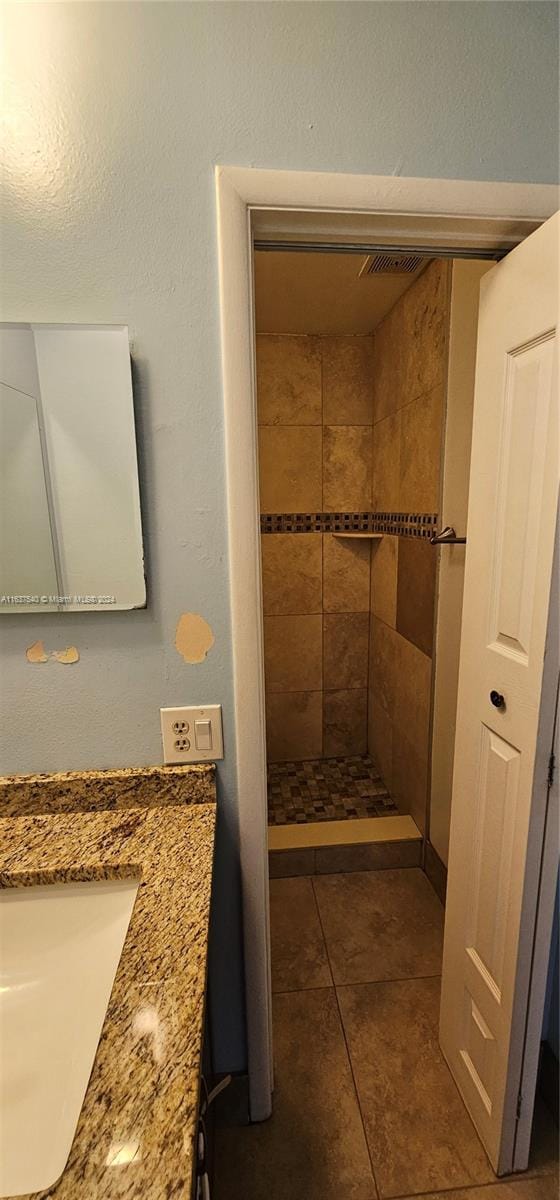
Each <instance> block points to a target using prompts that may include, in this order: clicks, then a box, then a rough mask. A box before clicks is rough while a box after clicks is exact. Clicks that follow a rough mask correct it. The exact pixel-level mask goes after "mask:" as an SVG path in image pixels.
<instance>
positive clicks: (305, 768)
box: [268, 754, 398, 825]
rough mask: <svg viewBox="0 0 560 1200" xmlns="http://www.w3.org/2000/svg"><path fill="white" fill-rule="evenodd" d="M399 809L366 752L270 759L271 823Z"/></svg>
mask: <svg viewBox="0 0 560 1200" xmlns="http://www.w3.org/2000/svg"><path fill="white" fill-rule="evenodd" d="M395 813H398V808H397V807H396V805H395V804H394V803H393V801H392V799H391V797H390V795H389V793H388V791H387V788H386V787H385V784H384V783H383V780H382V779H381V778H380V775H379V771H378V770H377V767H376V765H375V763H374V761H373V759H372V758H370V757H369V755H368V754H361V755H354V756H348V757H345V758H318V759H309V760H308V761H306V762H279V763H270V764H269V767H268V824H269V825H300V824H304V823H305V822H307V821H344V820H347V819H348V818H349V817H354V818H355V817H385V816H394V815H395Z"/></svg>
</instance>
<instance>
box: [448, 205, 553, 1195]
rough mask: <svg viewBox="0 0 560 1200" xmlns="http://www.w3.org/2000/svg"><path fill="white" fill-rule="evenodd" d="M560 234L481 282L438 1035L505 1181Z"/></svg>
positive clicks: (538, 681)
mask: <svg viewBox="0 0 560 1200" xmlns="http://www.w3.org/2000/svg"><path fill="white" fill-rule="evenodd" d="M559 234H560V214H557V215H556V216H555V217H553V218H551V220H549V221H547V222H546V224H545V225H543V226H542V227H541V228H540V229H538V230H537V231H536V232H535V233H533V234H532V235H531V236H530V237H529V238H527V239H526V241H524V242H523V243H522V244H521V245H520V246H518V247H517V248H516V249H515V250H513V251H512V252H511V254H509V255H508V256H507V258H505V259H504V260H503V262H501V263H500V264H499V265H498V266H496V267H495V268H494V269H493V270H492V271H490V272H489V273H488V275H486V276H485V278H484V279H483V280H482V283H481V289H480V313H479V331H478V349H477V364H476V385H475V405H474V425H473V444H472V459H471V477H470V494H469V515H468V525H467V553H466V563H465V599H464V608H463V623H462V630H461V661H460V670H459V693H458V707H457V733H456V743H455V768H454V777H453V805H452V818H451V843H450V852H449V879H448V893H447V910H446V924H445V946H444V960H443V983H442V1007H441V1023H440V1040H441V1046H442V1050H443V1052H444V1054H445V1057H446V1059H447V1062H448V1063H449V1066H450V1068H451V1071H452V1073H453V1075H454V1077H455V1080H456V1082H457V1084H458V1086H459V1089H460V1091H461V1094H462V1096H463V1099H464V1101H465V1104H466V1106H467V1108H468V1110H469V1112H470V1114H471V1116H472V1119H473V1121H474V1124H475V1126H476V1128H477V1130H478V1133H479V1135H480V1137H481V1140H482V1141H483V1143H484V1145H485V1147H486V1150H487V1152H488V1155H489V1158H490V1161H491V1163H492V1166H493V1167H494V1170H495V1171H496V1172H497V1173H498V1174H501V1173H504V1172H505V1171H507V1170H509V1169H511V1166H512V1161H513V1134H512V1131H513V1133H514V1132H515V1121H516V1104H517V1095H518V1089H519V1080H520V1072H521V1057H522V1055H521V1050H520V1044H522V1041H523V1036H522V1032H520V1031H519V1027H518V1024H517V1021H518V1013H517V1009H518V1007H519V997H520V995H521V994H525V996H526V995H527V991H528V986H529V976H530V960H531V954H530V953H527V941H528V938H530V937H531V936H532V931H530V930H529V931H527V928H526V925H527V922H526V919H525V914H526V911H527V906H528V904H529V902H530V901H531V902H533V903H534V897H535V895H536V892H537V890H538V863H537V862H535V861H534V856H532V855H528V844H529V833H530V832H531V835H532V836H533V833H534V829H533V824H534V819H535V812H536V809H537V807H538V808H539V811H542V803H541V797H542V795H543V794H546V775H543V778H542V780H541V779H540V774H541V773H542V771H541V769H540V768H539V769H538V770H537V771H536V768H535V759H536V749H537V733H538V726H539V710H540V701H541V689H542V679H543V661H544V650H545V639H546V631H547V620H548V614H549V597H550V589H551V577H552V562H553V550H554V535H555V525H556V508H557V498H558V475H559V461H558V460H559V452H558V436H559V429H558V388H557V363H556V362H555V358H554V356H555V346H556V352H557V337H556V326H557V320H558V316H557V308H558V243H559ZM556 619H557V618H556ZM541 716H542V714H541ZM549 744H550V743H549ZM543 788H544V789H545V792H544V793H543V792H542V789H543Z"/></svg>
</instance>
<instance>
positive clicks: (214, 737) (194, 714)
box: [159, 704, 224, 763]
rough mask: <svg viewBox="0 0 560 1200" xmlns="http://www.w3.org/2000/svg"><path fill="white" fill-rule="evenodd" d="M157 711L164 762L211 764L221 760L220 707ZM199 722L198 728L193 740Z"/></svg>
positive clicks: (222, 740) (210, 706)
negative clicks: (209, 743) (158, 713)
mask: <svg viewBox="0 0 560 1200" xmlns="http://www.w3.org/2000/svg"><path fill="white" fill-rule="evenodd" d="M159 711H160V715H161V737H162V741H163V761H164V763H189V762H215V761H216V759H218V758H223V757H224V739H223V733H222V706H221V704H205V705H201V706H191V707H189V708H160V710H159ZM199 721H200V722H201V727H200V730H199V736H198V737H197V722H199ZM208 722H210V741H211V745H210V747H208Z"/></svg>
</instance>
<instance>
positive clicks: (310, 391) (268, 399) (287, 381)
mask: <svg viewBox="0 0 560 1200" xmlns="http://www.w3.org/2000/svg"><path fill="white" fill-rule="evenodd" d="M256 357H257V399H258V416H259V425H321V424H322V396H321V350H320V345H319V341H318V339H317V338H315V337H300V336H297V335H295V336H289V337H285V336H275V335H269V334H266V335H262V334H258V335H257V352H256Z"/></svg>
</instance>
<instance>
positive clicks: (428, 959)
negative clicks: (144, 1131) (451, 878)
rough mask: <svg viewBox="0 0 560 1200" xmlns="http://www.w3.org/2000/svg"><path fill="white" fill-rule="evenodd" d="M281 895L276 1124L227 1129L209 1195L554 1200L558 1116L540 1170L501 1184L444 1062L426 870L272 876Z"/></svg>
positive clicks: (277, 912)
mask: <svg viewBox="0 0 560 1200" xmlns="http://www.w3.org/2000/svg"><path fill="white" fill-rule="evenodd" d="M270 899H271V933H272V985H273V993H274V996H273V1009H274V1013H273V1022H274V1059H275V1095H274V1115H273V1117H272V1118H271V1120H270V1121H267V1122H265V1123H264V1124H261V1125H253V1126H233V1125H232V1126H229V1127H226V1126H223V1125H222V1126H221V1127H218V1130H217V1138H216V1178H215V1184H214V1193H213V1200H343V1198H344V1200H385V1198H387V1200H388V1198H390V1197H391V1198H395V1197H401V1198H402V1197H412V1196H418V1195H422V1196H423V1197H424V1200H437V1198H441V1200H445V1197H444V1194H445V1193H451V1194H450V1195H449V1196H448V1197H447V1200H556V1198H557V1196H558V1160H557V1152H556V1147H557V1132H556V1130H555V1127H554V1125H553V1123H552V1119H551V1118H550V1116H549V1114H548V1112H547V1110H546V1109H544V1108H543V1109H539V1110H538V1114H537V1120H536V1129H535V1138H534V1143H535V1145H534V1150H533V1156H532V1163H531V1168H530V1170H529V1172H528V1173H527V1174H526V1175H525V1176H523V1177H522V1178H516V1179H515V1180H510V1181H507V1182H504V1181H502V1182H498V1181H497V1180H496V1178H495V1176H494V1174H493V1172H492V1169H491V1167H490V1165H489V1163H488V1161H487V1159H486V1155H485V1153H484V1151H483V1149H482V1147H481V1145H480V1143H479V1141H478V1138H477V1136H476V1133H475V1131H474V1129H473V1126H472V1125H471V1122H470V1119H469V1117H468V1116H467V1113H466V1111H465V1109H464V1107H463V1104H462V1101H461V1100H460V1097H459V1094H458V1092H457V1090H456V1088H455V1084H454V1083H453V1080H452V1078H451V1075H450V1074H449V1071H448V1069H447V1067H446V1065H445V1062H444V1060H443V1058H442V1056H441V1053H440V1050H439V1048H438V1042H437V1021H438V1000H439V995H438V993H439V971H440V962H441V943H442V926H443V910H442V908H441V905H440V903H439V900H438V899H437V898H436V896H435V893H434V892H433V890H432V888H431V885H430V884H429V882H428V880H427V878H426V876H425V875H424V874H423V872H422V871H420V870H419V869H415V868H409V869H402V870H386V871H365V872H361V873H360V872H358V873H355V874H350V875H323V876H318V877H314V878H309V877H305V876H302V877H299V878H289V879H275V880H271V884H270ZM488 1185H490V1186H488Z"/></svg>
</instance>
